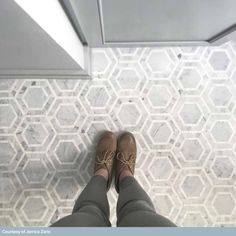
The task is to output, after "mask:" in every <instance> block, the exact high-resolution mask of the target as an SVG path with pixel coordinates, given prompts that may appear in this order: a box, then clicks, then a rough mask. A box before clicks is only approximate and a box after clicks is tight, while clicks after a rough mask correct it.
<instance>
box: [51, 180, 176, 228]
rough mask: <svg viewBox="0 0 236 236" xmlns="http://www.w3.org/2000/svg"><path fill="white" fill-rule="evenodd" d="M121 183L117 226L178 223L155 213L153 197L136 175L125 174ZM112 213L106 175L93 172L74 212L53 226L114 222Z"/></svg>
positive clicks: (107, 224)
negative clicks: (95, 174)
mask: <svg viewBox="0 0 236 236" xmlns="http://www.w3.org/2000/svg"><path fill="white" fill-rule="evenodd" d="M119 187H120V192H119V198H118V203H117V226H120V227H122V226H127V227H128V226H134V227H140V226H141V227H143V226H148V227H150V226H154V227H173V226H175V224H174V223H172V222H171V221H170V220H168V219H166V218H165V217H163V216H161V215H158V214H157V213H156V211H155V208H154V206H153V204H152V201H151V199H150V198H149V196H148V195H147V193H146V192H145V191H144V190H143V189H142V187H141V186H140V185H139V183H138V182H137V181H136V180H135V178H134V177H125V178H124V179H123V180H122V181H121V183H120V185H119ZM109 217H110V210H109V203H108V199H107V194H106V179H105V178H104V177H102V176H94V177H92V179H91V180H90V181H89V183H88V184H87V186H86V187H85V188H84V190H83V191H82V193H81V194H80V196H79V198H78V200H77V201H76V203H75V206H74V209H73V212H72V215H69V216H66V217H64V218H62V219H60V220H59V221H57V222H56V223H54V224H53V225H52V227H72V226H75V227H79V226H82V227H89V226H97V227H98V226H101V227H105V226H111V223H110V221H109Z"/></svg>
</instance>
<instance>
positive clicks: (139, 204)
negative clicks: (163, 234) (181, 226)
mask: <svg viewBox="0 0 236 236" xmlns="http://www.w3.org/2000/svg"><path fill="white" fill-rule="evenodd" d="M119 187H120V192H119V198H118V203H117V226H120V227H124V226H134V227H135V226H136V227H140V226H147V227H152V226H155V227H173V226H175V224H174V223H172V222H171V221H170V220H168V219H167V218H165V217H163V216H161V215H158V214H157V213H156V211H155V208H154V206H153V203H152V201H151V199H150V198H149V196H148V195H147V193H146V192H145V191H144V190H143V188H142V187H141V186H140V184H139V183H138V182H137V181H136V180H135V178H134V177H132V176H128V177H125V178H123V179H122V180H121V182H120V184H119Z"/></svg>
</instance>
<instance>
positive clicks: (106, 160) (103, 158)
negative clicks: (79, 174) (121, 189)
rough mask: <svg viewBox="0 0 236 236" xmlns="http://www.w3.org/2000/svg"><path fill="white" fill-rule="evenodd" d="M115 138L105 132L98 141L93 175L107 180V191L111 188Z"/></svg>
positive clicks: (110, 133) (113, 135)
mask: <svg viewBox="0 0 236 236" xmlns="http://www.w3.org/2000/svg"><path fill="white" fill-rule="evenodd" d="M116 145H117V138H116V136H115V134H114V133H112V132H110V131H106V132H105V133H104V134H103V135H102V137H101V138H100V140H99V141H98V144H97V148H96V159H95V166H94V175H101V176H103V177H104V178H105V179H107V191H108V190H109V188H110V186H111V180H112V168H113V162H114V158H115V153H116Z"/></svg>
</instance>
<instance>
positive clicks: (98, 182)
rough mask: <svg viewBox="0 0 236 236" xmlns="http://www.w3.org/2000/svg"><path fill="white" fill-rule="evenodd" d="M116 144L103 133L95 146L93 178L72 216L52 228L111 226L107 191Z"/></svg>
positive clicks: (76, 204) (114, 140) (115, 140)
mask: <svg viewBox="0 0 236 236" xmlns="http://www.w3.org/2000/svg"><path fill="white" fill-rule="evenodd" d="M116 144H117V139H116V136H115V135H114V134H113V133H112V132H105V133H104V135H103V136H102V137H101V139H100V140H99V142H98V144H97V148H96V158H95V166H94V176H93V177H92V179H91V180H90V182H89V183H88V184H87V186H86V187H85V189H84V190H83V191H82V193H81V194H80V196H79V198H78V200H77V201H76V203H75V206H74V209H73V212H72V215H70V216H67V217H65V218H63V219H61V220H59V221H57V222H56V223H54V224H53V225H52V227H58V226H61V227H67V226H68V227H72V226H76V227H78V226H83V227H88V226H111V223H110V222H109V215H110V211H109V204H108V200H107V191H108V190H109V188H110V185H111V179H112V166H113V161H114V157H115V152H116Z"/></svg>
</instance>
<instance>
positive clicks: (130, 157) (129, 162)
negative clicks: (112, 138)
mask: <svg viewBox="0 0 236 236" xmlns="http://www.w3.org/2000/svg"><path fill="white" fill-rule="evenodd" d="M126 157H128V158H126ZM116 159H117V160H119V161H120V162H121V163H122V164H123V165H128V166H129V165H133V164H134V163H135V159H136V158H135V154H134V153H130V154H129V155H125V154H124V153H123V152H118V153H117V155H116Z"/></svg>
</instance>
